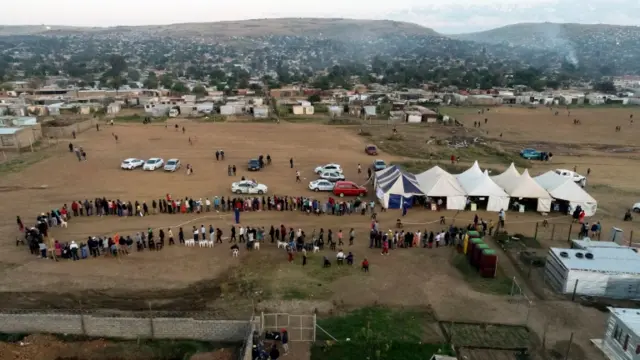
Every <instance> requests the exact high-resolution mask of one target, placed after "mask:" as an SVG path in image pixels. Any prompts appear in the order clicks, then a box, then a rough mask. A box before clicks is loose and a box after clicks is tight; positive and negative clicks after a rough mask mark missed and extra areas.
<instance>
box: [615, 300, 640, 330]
mask: <svg viewBox="0 0 640 360" xmlns="http://www.w3.org/2000/svg"><path fill="white" fill-rule="evenodd" d="M609 310H610V311H611V312H612V313H613V314H614V315H615V316H616V317H617V318H618V319H619V320H620V322H622V323H623V324H625V325H626V326H627V327H628V328H629V329H630V330H631V331H633V332H634V333H635V334H636V335H640V311H639V310H638V309H628V308H613V307H610V308H609Z"/></svg>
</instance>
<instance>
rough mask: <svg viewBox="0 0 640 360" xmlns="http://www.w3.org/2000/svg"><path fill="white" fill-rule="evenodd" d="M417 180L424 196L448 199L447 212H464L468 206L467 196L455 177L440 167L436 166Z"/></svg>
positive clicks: (417, 177) (419, 175)
mask: <svg viewBox="0 0 640 360" xmlns="http://www.w3.org/2000/svg"><path fill="white" fill-rule="evenodd" d="M416 179H417V180H418V183H419V184H420V190H422V192H423V193H424V195H426V196H428V197H443V198H446V199H447V210H464V208H465V206H466V204H467V196H466V195H467V194H466V192H465V191H464V189H463V188H462V186H460V184H459V183H458V180H456V178H455V176H453V175H451V174H449V173H448V172H446V171H444V170H443V169H442V168H440V167H438V166H434V167H432V168H431V169H429V170H427V171H425V172H423V173H421V174H418V175H416Z"/></svg>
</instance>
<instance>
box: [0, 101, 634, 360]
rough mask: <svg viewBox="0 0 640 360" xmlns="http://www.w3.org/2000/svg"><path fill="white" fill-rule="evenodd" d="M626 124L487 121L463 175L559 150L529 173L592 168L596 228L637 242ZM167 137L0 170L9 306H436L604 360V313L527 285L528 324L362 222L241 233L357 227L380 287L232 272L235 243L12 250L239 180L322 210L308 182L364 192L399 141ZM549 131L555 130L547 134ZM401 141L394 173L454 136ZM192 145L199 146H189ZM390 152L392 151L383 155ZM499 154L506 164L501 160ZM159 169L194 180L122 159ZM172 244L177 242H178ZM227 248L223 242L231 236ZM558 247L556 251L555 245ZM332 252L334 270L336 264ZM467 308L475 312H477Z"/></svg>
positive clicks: (425, 133)
mask: <svg viewBox="0 0 640 360" xmlns="http://www.w3.org/2000/svg"><path fill="white" fill-rule="evenodd" d="M457 111H461V110H459V109H458V110H457ZM465 111H467V112H474V111H477V110H473V109H472V110H465ZM629 113H631V111H630V110H617V109H607V110H606V111H605V110H603V109H597V110H591V109H578V110H572V114H571V116H570V117H567V115H566V113H565V114H564V115H563V114H562V111H561V115H558V116H554V115H553V112H549V110H548V109H547V110H544V109H539V110H529V109H516V108H499V109H492V110H491V111H490V112H489V113H487V114H484V115H480V116H481V117H482V118H484V117H487V118H488V119H489V121H488V124H487V125H486V128H485V125H484V124H483V125H482V128H481V130H474V129H473V127H471V129H468V128H469V126H467V127H465V128H464V129H465V130H462V131H464V132H466V133H469V136H485V137H487V134H486V133H483V131H486V130H488V131H489V135H488V141H489V142H490V146H492V147H488V148H486V149H483V150H482V151H478V150H477V149H474V148H469V149H463V150H459V151H460V152H461V153H463V154H466V156H463V162H464V163H466V164H470V161H472V160H474V157H477V158H478V160H479V161H480V162H481V166H486V167H491V168H496V169H502V168H505V167H506V164H505V163H506V162H508V161H505V160H504V158H498V156H500V154H502V153H504V152H509V151H513V150H512V149H517V148H522V147H525V146H531V145H532V144H543V145H539V147H540V148H541V149H542V146H547V147H548V148H549V149H552V151H553V152H554V158H553V163H545V164H539V163H532V164H531V166H532V167H531V169H530V172H531V173H532V175H537V174H539V173H542V172H544V171H546V170H548V169H554V168H567V169H572V168H573V166H577V167H578V171H579V172H585V171H586V169H587V168H591V170H592V172H591V175H590V177H589V185H588V187H587V190H588V191H589V192H590V193H591V194H592V196H594V197H595V198H596V199H597V200H598V201H599V211H598V214H597V215H596V216H595V217H594V219H593V220H599V221H602V223H603V228H604V229H605V231H604V233H605V234H606V233H608V229H609V228H610V227H611V226H619V227H621V228H622V229H624V230H625V234H629V233H630V232H631V231H633V230H635V231H636V232H637V231H638V227H637V223H636V222H633V223H623V222H622V221H621V218H622V215H623V213H624V210H625V209H626V208H628V207H629V206H631V205H632V204H633V203H634V202H636V201H638V200H637V199H638V198H640V192H637V190H635V187H634V185H635V182H636V178H637V170H636V169H637V168H638V167H637V164H638V157H639V156H640V154H639V153H638V148H637V147H635V146H634V145H633V139H634V138H637V135H638V134H637V133H636V132H637V130H635V129H636V128H634V127H633V126H635V125H632V126H629V125H628V120H626V119H628V117H629ZM532 114H535V115H532ZM639 115H640V113H639ZM457 116H458V118H459V119H462V121H463V122H464V123H465V124H467V125H469V124H471V125H472V123H473V121H474V120H473V119H475V118H476V117H477V116H478V115H477V114H475V115H474V114H473V113H472V114H467V115H464V114H459V115H457ZM574 117H576V118H579V119H580V120H581V121H582V125H573V124H572V119H573V118H574ZM625 117H626V119H625ZM634 117H637V116H634ZM604 118H607V119H611V120H607V125H600V124H601V123H602V122H604V121H605V120H603V119H604ZM559 121H562V122H563V123H562V124H560V123H558V122H559ZM615 121H619V122H620V125H622V126H623V132H621V133H614V132H613V128H614V127H615V124H614V122H615ZM625 121H626V124H625ZM565 123H566V124H565ZM616 124H617V123H616ZM172 125H173V122H171V123H169V124H168V126H167V127H166V128H165V126H164V125H156V124H154V125H147V126H143V125H138V124H116V125H115V126H114V127H108V126H103V127H102V131H100V132H96V131H95V130H90V131H88V132H86V133H82V134H80V135H79V136H78V139H77V140H75V142H74V144H75V145H77V146H81V147H83V148H84V150H85V151H86V152H87V157H88V161H86V162H78V161H77V159H76V158H75V156H74V155H73V154H72V153H69V152H68V149H67V143H66V142H64V141H61V142H60V143H59V145H58V148H50V149H49V150H47V157H46V159H44V160H42V161H40V162H39V163H37V164H35V165H30V162H29V161H24V164H25V165H30V166H28V167H26V168H24V169H21V168H20V167H21V166H20V164H18V165H14V166H12V167H11V169H7V168H2V169H3V170H4V171H5V172H7V171H8V170H11V173H6V174H4V175H3V176H2V177H0V199H1V200H2V201H3V203H4V204H10V206H5V207H4V208H3V209H4V210H3V213H2V219H3V220H2V222H1V223H0V226H1V227H0V231H2V234H3V235H4V236H3V239H4V240H3V242H2V246H1V247H0V273H1V274H2V276H1V277H0V291H2V292H3V294H2V298H3V300H4V301H3V302H2V304H3V305H2V306H3V307H5V308H61V309H64V308H66V309H69V308H78V306H80V307H82V308H84V309H87V310H89V309H92V308H106V309H119V310H147V309H149V307H151V308H152V309H153V310H163V311H169V310H175V311H208V312H211V313H213V314H215V315H216V316H219V317H224V318H240V319H245V318H247V316H248V315H250V314H251V313H252V312H253V311H254V310H258V311H260V310H266V311H274V310H279V311H286V312H290V313H302V312H305V313H308V312H310V311H312V310H313V309H318V310H319V311H320V312H324V313H328V312H330V311H334V310H340V309H348V308H353V307H359V306H363V305H371V304H374V303H378V304H386V305H390V306H425V305H430V306H431V307H432V309H433V310H434V312H435V314H436V315H437V317H438V319H439V320H443V319H444V320H448V321H462V322H464V321H477V322H498V323H511V324H518V325H520V324H524V323H525V322H526V323H527V324H528V325H529V326H530V328H531V329H532V330H533V331H534V332H536V333H537V334H538V336H539V337H541V334H542V332H544V330H545V328H546V330H547V335H546V338H547V342H548V344H549V345H552V344H554V343H556V342H558V341H566V340H568V338H569V336H570V334H571V332H572V331H573V332H575V338H574V340H575V343H576V344H577V345H578V346H580V347H582V348H585V349H586V350H589V351H588V352H587V355H588V356H589V357H588V359H591V358H593V359H598V357H597V356H596V355H593V354H595V352H594V351H593V350H591V349H589V348H588V339H590V338H596V337H600V336H601V335H602V332H603V325H604V320H605V317H606V315H604V314H602V313H600V312H598V311H597V310H594V309H591V308H583V307H581V306H579V305H576V304H575V303H570V302H566V301H559V300H552V301H551V300H539V299H535V298H534V297H533V295H532V294H531V292H530V291H529V290H528V289H527V288H526V286H525V285H524V281H519V282H520V283H521V284H523V287H524V289H523V291H524V292H525V293H526V294H528V295H529V296H530V297H531V298H532V299H533V300H534V303H533V306H532V307H531V309H530V310H529V311H528V310H527V306H526V305H524V304H523V303H522V302H514V301H510V299H508V298H507V297H505V296H500V295H495V294H490V293H488V292H486V291H479V290H478V289H477V287H472V286H471V285H470V284H469V283H468V282H466V281H465V280H464V278H463V276H462V274H461V273H460V272H459V271H458V270H457V269H455V268H454V267H452V266H451V264H450V263H451V258H452V256H453V252H452V250H451V249H449V248H439V249H431V250H425V249H406V250H404V249H399V250H396V251H393V252H392V254H391V256H388V257H381V256H380V255H379V253H378V252H377V251H376V250H370V249H368V244H367V243H366V241H367V238H366V237H367V233H368V226H369V224H370V220H369V218H368V217H364V216H360V215H351V216H346V217H335V216H322V217H315V216H306V215H304V214H301V213H298V212H293V213H280V212H254V213H246V214H245V213H243V214H242V217H241V222H242V223H243V224H245V225H249V226H265V227H266V228H268V227H269V226H271V225H275V226H278V225H279V224H285V226H287V227H294V228H303V229H305V230H306V231H307V233H309V232H310V231H312V230H313V229H314V228H315V229H319V228H324V229H325V230H326V229H327V228H331V229H333V230H334V231H337V230H338V229H342V230H343V231H345V232H347V231H348V230H349V229H350V228H354V229H355V230H356V233H357V236H356V243H355V245H354V246H353V247H351V248H348V249H346V248H347V247H345V250H347V251H353V252H354V254H355V256H356V262H357V263H359V262H360V261H361V260H362V258H363V257H368V258H369V260H370V262H371V273H369V274H363V273H361V272H360V271H359V270H358V269H352V268H347V267H344V268H338V267H334V268H332V269H330V270H327V271H324V270H322V269H321V268H320V261H321V256H322V255H323V254H316V255H312V256H310V261H309V264H308V265H307V266H306V267H305V268H303V267H302V266H301V265H300V261H301V260H300V259H299V258H296V259H295V262H294V264H288V263H287V262H286V254H285V252H284V251H282V250H280V251H278V250H277V249H275V246H274V245H272V244H266V245H265V246H263V248H262V249H261V250H260V251H259V252H253V253H247V252H246V251H241V256H240V257H239V258H237V259H234V258H231V256H230V253H229V250H228V245H227V244H224V245H221V246H220V247H218V248H214V249H200V248H184V247H166V248H165V249H164V250H162V251H160V252H156V253H151V252H142V253H133V254H131V255H129V256H127V257H124V258H120V259H118V260H116V259H112V258H100V259H90V260H85V261H80V262H66V261H63V262H57V263H56V262H53V261H46V260H40V259H37V258H34V257H33V256H31V255H29V253H28V249H25V248H24V247H16V246H15V243H14V241H15V238H16V236H18V232H17V228H16V225H15V216H16V215H20V216H22V218H23V219H24V220H25V222H26V223H27V224H29V223H30V222H32V221H33V219H34V217H35V215H36V214H37V213H39V212H42V211H47V210H48V209H51V208H54V207H56V208H57V207H60V206H61V205H62V204H64V203H67V204H69V203H70V202H71V201H72V200H74V199H75V200H84V199H85V198H89V199H93V198H95V197H96V196H104V197H107V198H112V199H116V198H119V199H121V200H131V201H135V200H138V201H147V202H150V201H151V200H152V199H158V198H161V197H163V196H164V195H165V194H166V193H171V194H172V195H173V196H174V198H180V197H186V196H189V197H193V198H199V197H204V196H209V197H211V196H213V195H219V196H229V195H231V193H230V190H229V188H230V184H231V182H232V181H237V180H239V178H240V176H242V175H247V176H249V177H251V178H255V179H256V180H257V181H259V182H261V183H264V184H266V185H268V186H269V193H270V194H277V195H293V196H316V197H317V198H320V199H326V197H327V195H326V194H320V195H317V194H313V193H311V192H310V191H309V190H308V189H307V184H308V181H309V180H312V179H313V178H314V176H313V169H314V168H315V167H316V166H318V165H321V164H324V163H329V162H338V163H340V164H341V165H342V166H343V168H344V169H345V173H346V176H347V178H348V179H353V180H355V181H357V182H359V183H364V182H365V176H364V174H361V175H358V174H357V171H356V169H357V164H358V163H361V164H362V165H363V168H366V166H368V164H370V163H371V161H372V160H373V158H372V157H369V156H366V155H365V154H364V152H363V148H364V145H365V144H366V143H369V142H377V141H384V138H385V136H388V135H385V134H384V133H385V132H387V133H389V132H390V129H388V128H387V129H385V128H384V127H380V128H379V129H377V130H374V132H375V133H373V134H372V135H371V136H358V135H357V131H358V127H349V126H344V127H338V126H329V125H317V124H312V123H304V124H303V123H296V124H292V123H286V122H283V123H281V124H265V123H246V124H240V123H216V124H203V123H192V122H188V121H184V122H180V126H185V127H186V133H185V134H182V132H181V131H175V130H174V129H173V127H172ZM638 126H640V125H638ZM550 127H552V128H553V131H549V128H550ZM609 128H610V129H609ZM372 129H373V128H372ZM399 131H400V132H401V133H404V134H409V133H411V134H412V136H413V137H411V138H409V137H408V135H407V138H403V139H401V140H399V141H397V142H395V143H394V147H393V148H392V150H393V151H394V154H388V153H387V154H382V155H380V156H379V157H380V158H383V159H385V160H387V161H396V160H403V159H405V160H406V158H407V157H408V156H409V157H420V158H421V159H425V158H427V157H428V155H426V154H425V153H421V152H422V151H423V150H425V149H424V148H422V146H423V145H421V144H419V143H418V142H417V141H416V139H419V138H421V139H422V141H421V142H426V139H429V138H430V137H432V136H434V137H446V136H449V134H450V133H451V131H452V129H451V128H438V127H428V128H426V129H423V128H419V127H415V126H407V127H404V126H399ZM456 131H461V130H456ZM494 131H495V132H497V131H502V132H503V137H502V138H499V136H497V135H498V134H495V137H494ZM112 133H115V134H117V135H118V136H119V138H120V141H119V143H116V142H115V140H114V138H113V136H112ZM189 137H191V139H192V141H193V145H190V144H189V141H188V138H189ZM494 146H495V147H494ZM415 147H420V151H416V150H413V151H411V152H409V151H407V152H405V151H403V149H412V148H415ZM380 148H382V149H387V148H388V147H385V146H384V145H383V146H380ZM494 148H498V149H500V150H499V151H493V150H490V149H494ZM605 148H606V149H611V148H613V149H620V148H626V149H627V150H625V152H611V151H607V150H603V149H605ZM216 149H224V150H225V153H226V155H227V156H226V157H227V159H226V160H225V161H219V162H217V161H216V160H215V156H214V152H215V150H216ZM433 149H434V150H433V151H435V152H436V153H437V154H441V155H442V156H441V157H442V158H443V159H444V158H446V156H445V155H446V154H447V153H449V152H450V151H451V150H450V149H448V148H446V147H443V146H440V147H434V148H433ZM487 149H489V150H487ZM260 154H263V155H265V156H266V155H267V154H269V155H271V157H272V158H273V165H271V166H269V167H267V168H266V169H265V170H263V171H261V172H258V173H252V174H246V172H245V171H244V169H245V167H246V162H247V160H248V159H249V158H255V157H257V156H258V155H260ZM516 154H517V153H516ZM27 156H28V155H27ZM34 156H35V155H34ZM154 156H159V157H163V158H164V159H165V160H166V159H168V158H172V157H177V158H180V159H181V161H182V163H183V170H184V166H185V165H186V164H187V163H189V164H192V165H193V167H194V175H192V176H186V174H185V172H184V171H179V172H176V173H172V174H169V173H163V172H161V171H156V172H153V173H151V172H144V173H143V172H142V171H132V172H125V171H122V170H120V168H119V164H120V162H121V160H122V159H124V158H127V157H141V158H149V157H154ZM511 156H512V155H511ZM290 157H293V158H294V161H295V166H294V169H291V168H290V167H289V164H288V160H289V158H290ZM438 158H439V157H438ZM438 158H436V159H435V160H438ZM467 159H468V160H467ZM229 164H235V165H236V166H237V167H238V176H236V177H234V178H230V177H228V176H227V172H226V169H227V166H228V165H229ZM298 169H299V170H300V171H301V173H302V178H303V181H302V183H301V184H296V182H295V171H296V170H298ZM443 214H444V215H445V216H446V217H447V218H448V222H451V221H454V219H455V224H456V225H465V224H466V223H467V222H469V221H471V219H472V217H473V214H471V213H460V214H456V213H454V212H444V213H443ZM440 215H441V214H437V213H432V212H427V211H421V210H415V211H410V212H409V214H408V215H407V218H406V219H405V220H404V222H405V224H406V228H407V229H410V230H416V229H422V230H424V229H425V228H426V229H427V230H431V231H437V230H440V228H441V227H440V226H438V225H436V223H437V219H438V218H439V216H440ZM479 215H480V216H481V217H483V218H485V219H493V220H494V222H495V221H496V220H497V216H496V215H495V214H487V213H483V212H480V213H479ZM556 216H557V215H554V214H552V215H550V218H553V219H552V221H553V222H557V223H566V222H567V219H565V218H557V219H556ZM398 217H399V214H398V213H397V212H387V213H383V214H381V215H380V217H379V219H380V223H381V225H382V227H383V228H385V227H389V228H392V227H393V225H394V223H395V220H396V218H398ZM541 219H542V217H541V216H540V215H537V214H530V213H525V214H509V215H508V223H509V225H508V226H509V227H508V230H509V231H510V232H520V233H523V234H529V235H533V234H532V233H533V231H534V228H535V222H536V221H540V220H541ZM231 221H232V219H231V217H230V216H229V214H226V213H205V214H199V215H197V214H193V215H155V216H150V217H144V218H140V217H136V218H114V217H104V218H74V219H72V220H71V221H70V222H69V228H68V229H54V230H53V236H54V237H56V238H57V239H60V240H63V241H68V240H72V239H75V240H81V239H83V238H85V237H86V236H89V235H100V234H113V233H115V232H119V233H120V234H122V235H127V234H133V233H134V232H138V231H143V230H145V229H146V228H148V227H152V228H159V227H162V228H168V227H174V228H175V227H178V226H183V227H185V231H186V230H187V229H191V226H199V225H205V226H208V225H209V224H213V225H214V226H216V227H218V226H220V227H222V228H223V229H228V228H229V227H230V226H231ZM174 233H177V231H176V230H175V229H174ZM638 234H640V233H638ZM227 235H228V230H226V231H225V236H227ZM639 236H640V235H639ZM541 242H542V243H543V245H544V246H549V245H550V244H551V243H545V242H544V240H543V239H542V240H541ZM554 245H555V246H558V244H557V243H556V244H554ZM324 253H325V254H326V255H327V256H333V254H332V253H331V252H329V251H328V250H327V251H325V252H324ZM501 264H502V267H503V270H504V271H505V272H506V273H508V274H510V276H517V277H518V279H519V277H520V275H519V273H517V272H516V271H515V267H514V265H513V264H511V263H510V262H509V261H508V260H507V259H506V258H505V259H504V260H501ZM474 289H475V290H474ZM138 300H139V301H138ZM79 304H80V305H79ZM468 304H474V306H473V307H472V308H471V307H469V306H468ZM592 353H593V354H592ZM592 355H593V356H595V357H591V356H592Z"/></svg>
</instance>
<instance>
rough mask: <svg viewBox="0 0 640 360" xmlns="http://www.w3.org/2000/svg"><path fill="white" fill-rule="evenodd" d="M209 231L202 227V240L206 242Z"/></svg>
mask: <svg viewBox="0 0 640 360" xmlns="http://www.w3.org/2000/svg"><path fill="white" fill-rule="evenodd" d="M206 234H207V229H206V228H205V227H204V225H200V237H201V238H202V240H205V239H206V238H207V235H206Z"/></svg>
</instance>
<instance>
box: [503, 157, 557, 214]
mask: <svg viewBox="0 0 640 360" xmlns="http://www.w3.org/2000/svg"><path fill="white" fill-rule="evenodd" d="M492 179H493V181H495V182H496V184H498V185H500V187H502V188H503V189H504V191H505V192H506V193H507V194H509V196H511V197H512V198H524V199H537V200H538V205H537V211H539V212H548V211H550V210H551V195H549V193H548V192H547V191H546V190H545V189H544V188H543V187H542V186H540V185H539V184H538V183H537V182H536V181H535V180H533V178H532V177H531V175H529V171H528V170H525V171H524V172H523V173H522V175H519V174H518V171H517V170H516V169H515V166H514V165H513V164H511V166H510V167H509V169H507V170H506V171H505V172H504V173H502V174H500V175H497V176H494V177H493V178H492Z"/></svg>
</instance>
